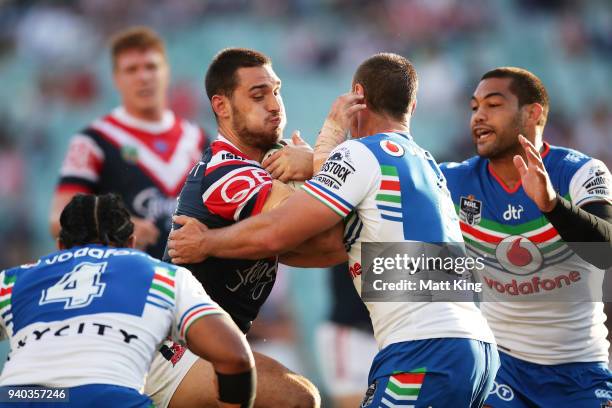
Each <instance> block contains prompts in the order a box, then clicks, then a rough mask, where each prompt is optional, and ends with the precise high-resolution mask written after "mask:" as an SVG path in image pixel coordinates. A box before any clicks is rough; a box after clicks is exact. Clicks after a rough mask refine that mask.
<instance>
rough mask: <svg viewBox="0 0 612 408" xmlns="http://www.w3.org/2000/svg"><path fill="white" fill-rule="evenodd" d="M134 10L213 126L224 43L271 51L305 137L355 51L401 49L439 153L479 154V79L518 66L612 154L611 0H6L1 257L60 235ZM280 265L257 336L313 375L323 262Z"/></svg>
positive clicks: (184, 101) (193, 109) (558, 117)
mask: <svg viewBox="0 0 612 408" xmlns="http://www.w3.org/2000/svg"><path fill="white" fill-rule="evenodd" d="M134 24H139V25H141V24H144V25H149V26H151V27H152V28H154V29H155V30H157V31H158V32H159V33H160V34H161V35H162V36H163V38H164V39H165V40H166V43H167V44H166V45H167V50H168V55H169V60H170V65H171V68H172V87H171V92H170V105H171V107H172V109H174V110H175V111H176V112H177V113H178V114H179V115H181V116H184V117H187V118H189V119H191V120H193V121H194V122H197V123H199V124H200V125H201V126H203V127H204V129H205V130H206V131H207V132H208V133H209V134H212V135H214V134H215V133H216V130H215V125H214V118H213V116H212V112H211V110H210V108H209V106H208V100H207V98H206V96H205V93H204V90H203V76H204V72H205V70H206V67H207V66H208V63H209V61H210V60H211V58H212V56H213V55H214V54H215V53H217V52H218V51H219V50H220V49H222V48H224V47H228V46H242V47H250V48H255V49H257V50H260V51H263V52H264V53H266V54H268V55H269V56H271V57H272V60H273V62H274V68H275V70H276V72H277V74H278V75H279V76H280V78H281V79H282V81H283V89H282V94H283V97H284V100H285V106H286V108H287V115H288V126H287V129H286V135H285V137H289V136H290V134H291V132H292V131H293V130H294V129H300V130H301V132H302V136H303V137H305V138H306V139H307V140H308V141H310V142H313V141H314V138H315V136H316V134H317V131H318V128H319V127H320V125H321V124H322V122H323V119H324V117H325V115H326V113H327V111H328V109H329V106H330V104H331V102H332V101H333V99H334V98H335V97H336V96H337V95H339V94H340V93H343V92H346V91H347V90H348V89H349V87H350V82H351V75H352V73H353V71H354V69H355V67H356V66H357V64H359V63H360V62H361V61H362V60H363V59H365V58H366V57H368V56H370V55H371V54H373V53H376V52H380V51H391V52H397V53H400V54H402V55H404V56H406V57H408V58H409V59H411V60H412V62H413V63H414V65H415V66H416V68H417V71H418V73H419V80H420V85H419V86H420V88H419V92H418V106H417V112H416V116H415V118H414V122H413V128H412V133H413V136H414V137H415V139H416V140H417V142H419V143H420V144H421V145H423V146H425V147H426V148H428V149H429V150H430V151H431V152H432V153H433V154H434V156H435V157H436V158H437V159H438V161H445V160H462V159H464V158H466V157H468V156H469V155H472V154H473V148H472V145H471V141H470V137H469V126H468V121H469V98H470V96H471V93H472V91H473V90H474V88H475V86H476V84H477V83H478V79H479V77H480V75H482V74H483V73H484V72H485V71H487V70H489V69H491V68H494V67H496V66H502V65H514V66H520V67H524V68H527V69H528V70H530V71H532V72H534V73H536V74H537V75H538V76H540V77H541V78H542V79H543V81H544V83H545V85H546V86H547V89H548V91H549V94H550V97H551V114H550V116H549V124H548V125H547V127H546V131H545V139H546V140H548V141H550V142H551V143H553V144H560V145H564V146H570V147H575V148H577V149H579V150H581V151H583V152H585V153H587V154H591V155H594V156H596V157H598V158H600V159H602V160H603V161H604V162H605V163H606V164H607V165H608V167H610V166H611V165H612V92H610V91H611V83H612V2H611V1H610V0H565V1H564V0H515V1H512V0H496V1H488V0H465V1H463V0H434V1H430V0H353V1H351V0H180V1H175V0H131V1H124V0H73V1H69V0H64V1H62V0H54V1H34V0H30V1H28V0H19V1H7V0H0V84H1V88H0V89H1V91H0V92H1V94H2V98H0V245H1V247H2V251H0V268H4V267H7V266H11V265H15V264H18V263H22V262H24V261H28V260H31V259H34V258H36V257H38V256H40V255H42V254H43V253H46V252H49V251H50V250H51V249H52V248H53V245H54V243H53V241H52V240H51V238H50V236H49V232H48V227H47V226H48V221H47V219H48V211H49V205H50V198H51V195H52V191H53V189H54V186H55V183H56V181H57V174H58V170H59V167H60V164H61V160H62V157H63V154H64V152H65V149H66V146H67V143H68V140H69V138H70V136H71V135H73V134H74V133H75V132H77V131H78V130H79V129H81V128H83V127H84V126H85V125H87V124H88V123H89V122H90V121H91V120H92V119H93V118H95V117H97V116H99V115H102V114H105V113H106V112H107V111H109V110H110V109H111V108H112V107H114V106H115V105H116V104H117V103H118V98H117V95H116V93H115V92H114V90H113V88H112V81H111V66H110V59H109V56H108V48H107V41H108V38H109V36H110V35H111V34H112V33H114V32H115V31H116V30H118V29H123V28H126V27H128V26H130V25H134ZM280 275H281V277H280V279H279V281H278V282H277V284H276V288H275V291H274V294H273V295H272V297H271V299H270V300H269V301H268V305H267V307H266V308H265V309H264V311H262V315H261V319H260V321H259V322H258V324H257V325H256V326H255V328H254V333H253V337H257V339H259V340H258V343H259V344H260V347H262V348H265V349H266V351H267V350H270V349H271V350H273V351H274V352H276V353H278V354H279V355H281V356H282V357H279V358H280V359H281V361H284V362H285V363H286V364H287V365H288V366H289V367H290V368H294V369H296V370H298V371H300V372H302V373H305V374H307V375H310V376H314V377H315V378H316V376H317V371H316V370H317V368H316V364H315V363H314V360H313V359H312V358H308V356H309V355H311V354H310V353H311V352H312V328H313V327H314V326H315V325H316V324H317V323H318V322H319V321H320V320H321V319H322V318H324V316H325V314H326V308H327V305H328V304H329V293H328V285H327V278H328V277H327V275H326V272H325V271H321V270H312V271H299V270H289V269H287V270H283V271H281V272H280Z"/></svg>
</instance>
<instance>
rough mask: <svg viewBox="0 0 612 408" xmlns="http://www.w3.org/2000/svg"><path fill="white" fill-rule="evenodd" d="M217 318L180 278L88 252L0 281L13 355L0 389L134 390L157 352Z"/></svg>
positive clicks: (57, 257) (123, 253)
mask: <svg viewBox="0 0 612 408" xmlns="http://www.w3.org/2000/svg"><path fill="white" fill-rule="evenodd" d="M215 313H224V312H223V311H222V309H221V308H219V307H218V306H217V304H215V303H214V302H213V301H212V300H211V299H210V298H209V297H208V295H207V294H206V292H205V291H204V289H203V288H202V285H201V284H200V283H199V282H198V281H197V280H196V279H195V278H194V277H193V275H192V274H191V273H190V272H189V271H188V270H186V269H184V268H180V267H176V266H174V265H170V264H167V263H164V262H161V261H159V260H156V259H155V258H152V257H150V256H149V255H147V254H145V253H144V252H141V251H137V250H133V249H127V248H111V247H105V246H101V245H87V246H81V247H75V248H71V249H69V250H64V251H59V252H56V253H53V254H51V255H48V256H46V257H43V258H41V259H40V260H38V261H37V262H36V263H34V264H29V265H22V266H20V267H17V268H13V269H8V270H6V271H3V272H1V273H0V325H1V326H2V328H3V329H4V330H5V331H6V332H7V334H8V335H9V337H10V343H11V353H10V355H9V360H8V361H7V363H6V365H5V367H4V371H3V373H2V379H1V380H0V385H20V384H40V385H46V386H55V387H75V386H79V385H84V384H113V385H120V386H125V387H129V388H133V389H136V390H138V389H140V388H141V387H142V386H143V383H144V376H145V373H146V372H147V371H148V368H149V366H150V364H151V360H152V359H153V356H154V353H155V352H156V350H157V348H158V346H159V344H160V343H161V342H162V341H163V340H164V339H165V338H166V337H167V336H169V335H170V336H172V337H173V338H174V339H175V340H177V341H179V342H182V343H183V344H184V343H185V338H186V333H187V331H188V330H189V327H190V325H191V324H192V323H193V322H194V321H195V320H197V319H198V318H200V317H202V316H206V315H209V314H215Z"/></svg>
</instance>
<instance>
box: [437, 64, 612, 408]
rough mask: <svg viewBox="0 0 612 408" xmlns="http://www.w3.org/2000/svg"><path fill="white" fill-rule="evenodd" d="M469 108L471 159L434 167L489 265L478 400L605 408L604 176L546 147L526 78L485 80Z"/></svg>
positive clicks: (609, 391)
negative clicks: (601, 295) (487, 364)
mask: <svg viewBox="0 0 612 408" xmlns="http://www.w3.org/2000/svg"><path fill="white" fill-rule="evenodd" d="M471 107H472V116H471V128H472V137H473V140H474V144H475V145H476V151H477V153H478V155H477V156H475V157H472V158H470V159H468V160H466V161H464V162H461V163H448V164H443V165H442V166H441V168H442V171H443V172H444V174H445V176H446V179H447V183H448V187H449V189H450V191H451V193H452V196H453V201H454V204H455V208H456V211H457V212H458V213H459V216H460V218H461V220H460V223H461V231H462V233H463V236H464V238H465V242H466V245H467V247H468V248H469V249H470V251H471V252H472V254H475V255H476V256H479V257H481V258H482V259H484V264H485V268H484V270H482V271H480V272H479V274H480V279H481V281H482V283H483V288H484V298H483V300H484V301H483V302H482V303H481V309H482V311H483V314H484V315H485V317H486V318H487V320H488V322H489V325H490V326H491V329H492V330H493V333H494V334H495V338H496V340H497V344H498V347H499V351H500V358H501V368H500V370H499V372H498V374H497V378H496V380H495V381H496V384H495V387H494V389H493V391H492V393H491V395H490V396H489V398H488V399H487V402H486V403H487V404H488V405H489V406H490V407H493V408H527V407H533V406H537V407H571V408H582V407H584V408H589V407H600V406H609V405H605V404H611V405H612V402H611V401H612V373H611V372H610V370H609V369H608V367H607V360H608V348H609V343H608V341H607V340H606V334H607V332H606V328H605V326H604V321H605V320H606V316H605V314H604V312H603V304H602V302H601V299H599V300H597V299H596V297H595V295H596V293H597V292H599V291H600V290H601V287H602V281H603V274H604V271H603V269H606V268H608V267H610V265H611V264H612V262H611V260H612V248H611V245H610V243H611V242H612V241H611V235H612V224H611V221H612V194H611V190H612V178H611V176H610V171H609V170H608V168H607V167H606V165H605V164H604V163H602V162H601V161H599V160H597V159H594V158H592V157H589V156H587V155H585V154H582V153H580V152H578V151H575V150H572V149H567V148H564V147H558V146H551V145H549V144H548V143H546V142H544V141H543V132H544V126H545V124H546V119H547V115H548V110H549V100H548V94H547V92H546V89H545V87H544V85H543V84H542V81H540V79H539V78H538V77H536V76H535V75H534V74H532V73H531V72H529V71H527V70H524V69H521V68H515V67H502V68H497V69H493V70H491V71H489V72H487V73H486V74H484V75H483V76H482V79H481V81H480V83H479V84H478V86H477V88H476V90H475V91H474V94H473V96H472V99H471ZM521 135H522V136H521ZM580 137H589V135H580ZM595 242H599V243H598V244H595ZM574 243H578V244H577V245H574ZM585 243H586V244H585ZM588 243H593V244H590V245H589V244H588Z"/></svg>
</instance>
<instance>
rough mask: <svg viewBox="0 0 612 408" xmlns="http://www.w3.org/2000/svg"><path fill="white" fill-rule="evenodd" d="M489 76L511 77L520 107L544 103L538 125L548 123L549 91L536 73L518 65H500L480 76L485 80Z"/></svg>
mask: <svg viewBox="0 0 612 408" xmlns="http://www.w3.org/2000/svg"><path fill="white" fill-rule="evenodd" d="M489 78H510V79H512V81H511V83H510V88H509V89H510V92H512V93H513V94H514V95H515V96H516V98H517V99H518V104H519V107H522V106H523V105H526V104H531V103H539V104H540V105H542V108H544V109H543V112H542V117H541V118H540V120H539V122H538V125H541V126H544V125H545V124H546V117H547V116H548V109H549V105H548V92H546V88H545V87H544V84H543V83H542V81H541V80H540V78H538V77H537V76H535V75H534V74H532V73H531V72H529V71H527V70H526V69H523V68H517V67H499V68H495V69H492V70H491V71H489V72H487V73H486V74H484V75H483V76H482V78H480V80H481V81H482V80H485V79H489Z"/></svg>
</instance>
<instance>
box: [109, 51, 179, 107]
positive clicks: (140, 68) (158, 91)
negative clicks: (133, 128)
mask: <svg viewBox="0 0 612 408" xmlns="http://www.w3.org/2000/svg"><path fill="white" fill-rule="evenodd" d="M168 77H169V73H168V64H167V62H166V59H165V57H164V55H163V54H162V53H161V52H159V51H157V50H154V49H148V50H139V49H131V50H126V51H124V52H122V53H121V54H119V55H118V56H117V60H116V64H115V71H114V79H115V85H116V86H117V89H118V90H119V93H120V94H121V99H122V103H123V105H124V106H125V107H126V108H127V110H128V111H131V112H148V111H158V110H160V109H163V108H164V106H165V102H166V91H167V89H168Z"/></svg>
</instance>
